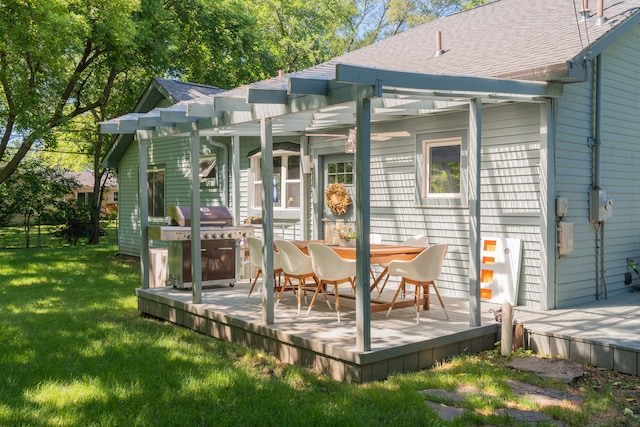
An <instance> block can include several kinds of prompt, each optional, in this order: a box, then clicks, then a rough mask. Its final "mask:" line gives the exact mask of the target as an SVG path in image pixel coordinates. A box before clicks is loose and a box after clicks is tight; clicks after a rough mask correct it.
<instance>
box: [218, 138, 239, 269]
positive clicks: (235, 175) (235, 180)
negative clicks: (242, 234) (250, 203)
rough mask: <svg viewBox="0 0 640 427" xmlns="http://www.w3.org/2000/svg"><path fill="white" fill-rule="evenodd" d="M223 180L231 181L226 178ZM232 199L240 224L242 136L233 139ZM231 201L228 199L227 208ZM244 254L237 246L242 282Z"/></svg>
mask: <svg viewBox="0 0 640 427" xmlns="http://www.w3.org/2000/svg"><path fill="white" fill-rule="evenodd" d="M223 179H225V180H226V179H229V177H228V176H224V178H223ZM230 187H231V190H230V191H231V199H232V200H233V218H234V224H235V225H238V224H240V136H239V135H234V136H233V137H232V138H231V186H230ZM228 206H229V199H227V207H228ZM243 260H244V253H242V251H241V250H240V245H238V244H236V280H240V274H241V273H240V272H241V271H242V269H243V267H244V266H243V263H242V262H243Z"/></svg>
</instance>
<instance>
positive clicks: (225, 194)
mask: <svg viewBox="0 0 640 427" xmlns="http://www.w3.org/2000/svg"><path fill="white" fill-rule="evenodd" d="M205 143H206V144H207V145H211V146H213V147H218V148H221V149H222V151H223V153H224V155H223V160H224V161H222V162H220V163H221V164H222V171H221V175H222V176H223V177H224V178H223V180H222V205H223V206H229V195H228V194H229V193H228V191H229V184H228V181H229V177H228V176H227V163H228V162H229V147H227V145H226V144H223V143H221V142H218V141H214V140H213V139H211V137H210V136H207V137H206V138H205Z"/></svg>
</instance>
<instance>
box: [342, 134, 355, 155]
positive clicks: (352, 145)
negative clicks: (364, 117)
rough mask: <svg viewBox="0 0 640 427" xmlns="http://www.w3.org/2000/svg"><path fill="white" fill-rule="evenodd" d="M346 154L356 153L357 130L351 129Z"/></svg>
mask: <svg viewBox="0 0 640 427" xmlns="http://www.w3.org/2000/svg"><path fill="white" fill-rule="evenodd" d="M344 152H345V153H355V152H356V130H355V129H349V137H347V141H346V142H345V144H344Z"/></svg>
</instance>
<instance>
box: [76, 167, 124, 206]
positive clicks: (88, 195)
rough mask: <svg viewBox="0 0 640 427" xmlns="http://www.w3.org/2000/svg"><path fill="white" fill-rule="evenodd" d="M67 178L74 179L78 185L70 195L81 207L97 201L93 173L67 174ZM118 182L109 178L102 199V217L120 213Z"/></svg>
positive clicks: (111, 177) (113, 178)
mask: <svg viewBox="0 0 640 427" xmlns="http://www.w3.org/2000/svg"><path fill="white" fill-rule="evenodd" d="M65 176H66V177H67V178H72V179H73V180H75V181H76V182H77V183H78V185H79V186H78V187H77V188H74V190H73V193H72V194H71V195H70V197H72V198H73V199H74V200H76V201H77V202H78V205H79V206H90V205H92V203H93V202H94V201H95V200H96V195H95V192H94V179H95V178H94V175H93V172H66V173H65ZM118 196H119V195H118V181H117V179H116V178H115V177H113V176H109V178H108V179H107V181H106V183H105V185H104V193H103V198H102V208H101V214H102V215H109V214H112V213H116V214H117V213H118Z"/></svg>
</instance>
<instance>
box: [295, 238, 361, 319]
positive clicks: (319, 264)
mask: <svg viewBox="0 0 640 427" xmlns="http://www.w3.org/2000/svg"><path fill="white" fill-rule="evenodd" d="M307 248H308V249H309V256H310V257H311V265H312V268H313V272H314V273H315V275H316V277H317V278H318V282H319V288H318V289H317V290H316V292H315V293H314V294H313V298H311V303H309V309H308V310H307V315H309V311H311V307H313V303H314V302H315V300H316V297H317V296H318V291H323V290H324V288H325V286H326V285H333V287H334V295H335V304H334V305H335V306H336V313H337V316H338V323H340V292H339V291H338V285H340V284H342V283H349V284H350V285H351V289H352V290H353V292H354V294H355V292H356V288H355V284H354V280H355V275H356V260H354V259H344V258H342V257H340V255H338V254H337V253H336V252H335V251H334V250H333V249H331V248H330V247H328V246H325V245H323V244H320V243H309V245H308V246H307Z"/></svg>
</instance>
